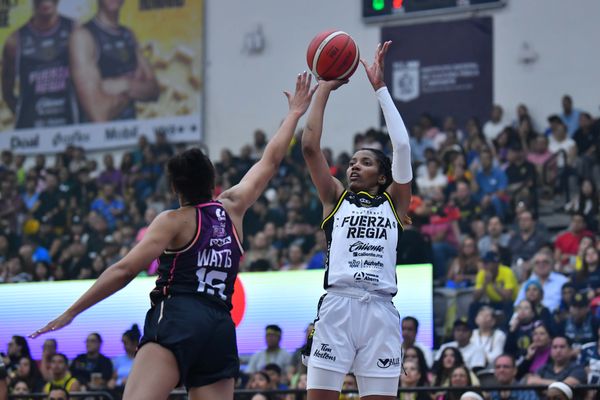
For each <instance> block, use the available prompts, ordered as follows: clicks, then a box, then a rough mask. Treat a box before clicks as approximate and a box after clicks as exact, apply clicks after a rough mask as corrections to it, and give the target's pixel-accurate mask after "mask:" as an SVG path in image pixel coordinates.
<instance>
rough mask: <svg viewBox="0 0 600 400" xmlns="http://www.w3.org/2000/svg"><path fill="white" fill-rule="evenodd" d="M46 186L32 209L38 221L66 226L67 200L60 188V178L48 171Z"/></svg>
mask: <svg viewBox="0 0 600 400" xmlns="http://www.w3.org/2000/svg"><path fill="white" fill-rule="evenodd" d="M45 183H46V188H45V189H44V190H43V191H42V192H41V193H40V196H39V198H38V201H37V203H36V204H35V205H34V206H33V208H32V209H31V211H32V213H33V216H34V217H35V218H36V219H37V220H38V221H44V222H48V223H50V224H51V225H52V226H55V227H56V226H64V225H65V223H66V214H65V207H66V204H67V202H66V200H65V199H64V198H63V196H62V194H61V193H60V191H59V190H58V178H57V177H56V175H54V174H51V173H47V174H46V176H45Z"/></svg>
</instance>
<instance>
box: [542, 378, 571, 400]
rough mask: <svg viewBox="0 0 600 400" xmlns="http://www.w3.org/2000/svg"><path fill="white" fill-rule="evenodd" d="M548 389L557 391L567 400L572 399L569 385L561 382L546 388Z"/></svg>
mask: <svg viewBox="0 0 600 400" xmlns="http://www.w3.org/2000/svg"><path fill="white" fill-rule="evenodd" d="M548 389H558V390H560V391H561V392H563V393H564V394H565V396H567V397H568V398H569V400H571V399H573V390H572V389H571V387H570V386H569V385H567V384H566V383H563V382H554V383H551V384H550V386H548Z"/></svg>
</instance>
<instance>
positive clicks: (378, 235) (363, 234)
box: [341, 215, 396, 239]
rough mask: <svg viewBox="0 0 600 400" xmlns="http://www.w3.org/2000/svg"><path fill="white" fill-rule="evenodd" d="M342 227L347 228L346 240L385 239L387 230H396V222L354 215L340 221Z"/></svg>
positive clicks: (377, 217) (382, 218)
mask: <svg viewBox="0 0 600 400" xmlns="http://www.w3.org/2000/svg"><path fill="white" fill-rule="evenodd" d="M344 226H347V227H348V231H347V234H346V238H348V239H364V238H369V239H387V237H388V235H387V231H388V229H393V228H396V222H395V221H392V220H390V219H389V218H386V217H381V216H368V215H354V216H347V217H344V218H343V219H342V224H341V227H342V228H343V227H344Z"/></svg>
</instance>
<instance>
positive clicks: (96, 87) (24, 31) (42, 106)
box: [0, 0, 203, 154]
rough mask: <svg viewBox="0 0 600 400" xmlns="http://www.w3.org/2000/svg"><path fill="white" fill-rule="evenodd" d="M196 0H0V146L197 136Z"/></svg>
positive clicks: (19, 148)
mask: <svg viewBox="0 0 600 400" xmlns="http://www.w3.org/2000/svg"><path fill="white" fill-rule="evenodd" d="M202 36H203V0H194V1H191V0H174V1H160V0H159V1H155V0H123V1H117V2H115V1H109V0H36V1H31V0H11V1H0V43H2V45H3V51H2V60H1V68H2V75H1V77H0V79H1V80H2V82H1V83H2V96H1V97H2V101H0V148H2V149H11V150H13V151H15V152H18V153H25V154H28V153H53V152H59V151H62V150H63V149H64V148H65V147H66V146H68V145H75V146H82V147H84V148H86V149H90V150H94V149H110V148H118V147H125V146H130V145H133V144H135V143H137V141H138V138H139V137H140V136H141V135H146V136H147V137H148V138H149V139H150V140H153V138H154V134H155V133H156V132H157V131H163V132H165V133H166V135H167V138H168V140H169V141H171V142H192V141H199V140H201V139H202V132H201V129H200V128H201V100H202V99H201V94H202V86H203V84H202V46H203V45H202V43H203V37H202Z"/></svg>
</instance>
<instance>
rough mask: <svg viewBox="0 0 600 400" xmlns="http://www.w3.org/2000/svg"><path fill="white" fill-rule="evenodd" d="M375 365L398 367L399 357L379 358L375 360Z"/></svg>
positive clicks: (384, 367)
mask: <svg viewBox="0 0 600 400" xmlns="http://www.w3.org/2000/svg"><path fill="white" fill-rule="evenodd" d="M377 366H378V367H379V368H383V369H386V368H389V367H399V366H400V357H395V358H380V359H378V360H377Z"/></svg>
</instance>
